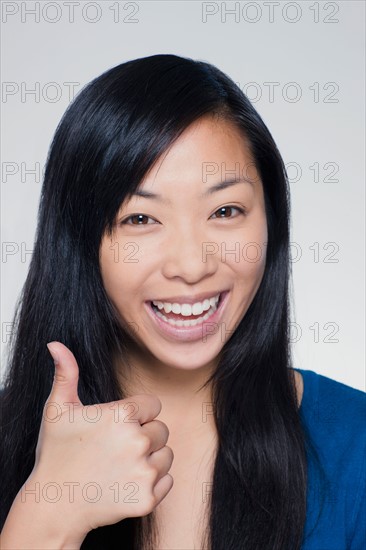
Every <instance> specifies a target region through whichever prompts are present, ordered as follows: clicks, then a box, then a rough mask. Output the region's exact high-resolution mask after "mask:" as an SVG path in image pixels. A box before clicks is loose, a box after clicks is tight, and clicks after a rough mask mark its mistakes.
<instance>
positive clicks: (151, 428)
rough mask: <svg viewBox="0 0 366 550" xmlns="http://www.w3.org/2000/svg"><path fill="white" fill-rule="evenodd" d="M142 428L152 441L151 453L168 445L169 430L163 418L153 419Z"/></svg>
mask: <svg viewBox="0 0 366 550" xmlns="http://www.w3.org/2000/svg"><path fill="white" fill-rule="evenodd" d="M141 430H142V431H143V432H145V433H146V434H147V435H148V436H149V438H150V441H151V447H150V451H149V452H150V453H153V452H155V451H158V450H159V449H161V448H162V447H164V446H165V445H166V442H167V441H168V438H169V430H168V427H167V425H166V424H164V422H161V420H151V422H146V423H145V424H144V425H143V426H141Z"/></svg>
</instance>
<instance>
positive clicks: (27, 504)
mask: <svg viewBox="0 0 366 550" xmlns="http://www.w3.org/2000/svg"><path fill="white" fill-rule="evenodd" d="M27 483H28V480H27ZM22 491H24V486H23V487H22V489H21V490H20V491H19V493H18V494H17V496H16V497H15V499H14V502H13V504H12V506H11V508H10V510H9V514H8V516H7V518H6V521H5V523H4V527H3V530H2V532H1V549H2V550H15V549H16V550H19V549H21V548H27V550H31V549H34V550H49V549H50V548H54V549H55V550H56V549H57V550H63V549H65V550H66V549H67V550H79V549H80V546H81V544H82V542H83V540H84V538H85V537H86V535H87V533H88V531H87V530H84V529H83V528H81V527H80V526H78V525H75V523H74V521H73V520H71V518H70V517H69V516H70V511H69V510H66V509H65V507H64V506H63V507H62V506H61V505H60V503H58V502H57V503H55V502H45V501H44V500H42V499H39V500H37V499H36V498H34V499H33V500H32V499H30V498H29V495H27V497H28V498H25V495H24V492H22Z"/></svg>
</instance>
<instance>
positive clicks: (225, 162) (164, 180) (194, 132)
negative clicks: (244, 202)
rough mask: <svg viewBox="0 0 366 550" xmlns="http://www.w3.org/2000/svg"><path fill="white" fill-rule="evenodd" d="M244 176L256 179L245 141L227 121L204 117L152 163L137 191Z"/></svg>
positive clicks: (252, 161)
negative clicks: (174, 184) (175, 183)
mask: <svg viewBox="0 0 366 550" xmlns="http://www.w3.org/2000/svg"><path fill="white" fill-rule="evenodd" d="M239 174H240V175H241V176H243V175H244V176H247V177H248V178H249V179H251V180H255V179H257V174H256V170H255V165H254V160H253V157H252V154H251V152H250V148H249V142H248V140H247V138H246V137H245V136H244V135H243V134H242V133H241V132H240V131H239V129H238V128H237V127H236V126H235V125H234V124H233V123H231V122H229V121H226V120H223V119H217V118H216V117H215V118H213V117H212V116H209V117H208V116H206V117H203V118H201V119H199V120H198V121H196V122H194V123H193V124H191V125H190V126H189V127H188V128H187V129H186V130H185V131H184V132H183V133H182V134H181V136H180V137H179V138H178V139H177V140H176V141H175V142H174V143H173V144H172V145H171V146H170V147H169V149H168V150H167V151H166V152H165V153H164V154H163V155H162V156H161V157H160V158H159V159H158V160H157V161H156V162H155V164H154V165H153V166H152V168H151V169H150V170H149V172H148V173H147V174H146V176H145V177H144V179H143V180H142V182H141V184H140V189H143V190H144V191H153V188H157V186H158V187H165V186H166V185H167V184H169V185H170V186H171V185H172V184H173V183H174V182H177V183H178V182H181V183H182V184H183V182H185V185H187V184H189V183H193V182H195V184H196V185H198V184H200V187H201V188H202V187H203V185H204V184H205V183H206V182H208V181H210V182H214V181H215V182H217V181H222V180H225V179H228V177H230V178H233V177H236V178H237V177H239Z"/></svg>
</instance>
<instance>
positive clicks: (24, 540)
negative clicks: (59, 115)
mask: <svg viewBox="0 0 366 550" xmlns="http://www.w3.org/2000/svg"><path fill="white" fill-rule="evenodd" d="M289 274H290V270H289V191H288V181H287V176H286V171H285V168H284V164H283V161H282V159H281V156H280V153H279V151H278V149H277V147H276V145H275V143H274V141H273V138H272V136H271V134H270V132H269V131H268V129H267V127H266V126H265V124H264V123H263V121H262V120H261V118H260V116H259V115H258V113H257V112H256V111H255V109H254V108H253V106H252V105H251V103H250V102H249V101H248V99H247V98H246V96H245V95H244V94H243V93H242V92H241V90H240V89H239V88H238V87H237V86H236V85H235V84H234V82H233V81H232V80H231V79H230V78H228V77H227V76H226V75H225V74H223V73H222V72H221V71H219V70H218V69H217V68H216V67H214V66H212V65H210V64H208V63H204V62H201V61H194V60H192V59H188V58H182V57H178V56H175V55H154V56H151V57H147V58H141V59H136V60H133V61H129V62H127V63H123V64H121V65H119V66H117V67H114V68H112V69H111V70H109V71H107V72H105V73H104V74H102V75H101V76H99V77H98V78H96V79H95V80H93V81H92V82H91V83H90V84H89V85H87V86H86V87H85V88H84V89H83V90H82V91H81V92H80V93H79V95H78V96H77V97H76V98H75V100H74V102H73V103H72V104H71V105H70V107H69V108H68V110H67V111H66V113H65V115H64V117H63V119H62V121H61V123H60V125H59V127H58V128H57V131H56V134H55V137H54V140H53V143H52V146H51V149H50V154H49V158H48V160H47V167H46V172H45V180H44V185H43V189H42V196H41V203H40V211H39V219H38V228H37V235H36V243H35V247H34V253H33V257H32V262H31V266H30V270H29V274H28V278H27V281H26V284H25V287H24V290H23V295H22V301H21V305H20V306H19V308H18V311H17V317H16V319H17V325H16V332H15V334H16V336H14V339H13V341H12V344H11V355H10V357H11V360H10V366H9V372H8V377H7V380H6V385H5V390H4V398H3V419H4V420H3V425H4V427H3V433H4V437H3V468H4V469H3V495H4V499H3V505H2V516H1V518H2V523H1V526H2V527H3V532H2V547H3V548H14V547H17V548H51V547H52V548H80V547H81V548H82V549H83V550H84V549H85V550H86V549H92V548H97V549H98V550H100V549H102V548H106V549H111V548H128V549H131V548H138V549H146V548H151V549H157V548H159V549H163V548H164V549H173V548H184V549H188V548H189V549H191V548H209V549H213V550H219V549H233V550H237V549H241V548H243V549H244V548H245V549H246V550H252V549H253V550H254V549H261V550H285V549H288V550H295V549H300V548H301V549H303V550H310V549H311V550H319V549H320V548H322V549H325V548H329V549H330V548H332V550H333V549H335V548H337V549H338V548H339V549H340V548H342V550H343V549H346V548H347V549H351V550H359V549H361V548H363V542H364V540H365V534H364V531H363V530H362V514H363V512H364V510H365V488H364V480H365V470H364V468H363V466H362V457H363V456H364V452H365V437H364V434H363V431H362V418H363V417H364V415H365V394H364V393H363V392H361V391H359V390H356V389H353V388H350V387H348V386H345V385H344V384H341V383H338V382H336V381H333V380H331V379H329V378H326V377H323V376H320V375H317V374H316V373H314V372H311V371H302V370H300V369H294V368H292V367H291V358H290V350H289V341H288V334H289V330H288V329H289V298H288V287H289ZM188 321H189V322H188ZM48 343H49V344H50V345H49V348H48V349H49V351H50V352H51V355H52V356H53V358H54V360H55V362H56V363H55V367H53V363H52V360H51V357H50V354H49V352H48V350H47V347H46V344H48ZM54 369H55V370H54ZM54 372H56V375H55V379H54V382H53V375H54ZM335 403H336V404H337V409H336V408H334V410H333V411H332V417H331V419H329V418H326V416H325V415H326V414H327V411H328V413H329V410H330V409H329V408H330V407H332V406H334V404H335ZM88 405H94V407H88ZM116 413H117V416H116ZM121 415H122V416H121ZM126 415H127V416H126ZM330 420H331V422H330ZM329 429H331V430H332V433H331V434H330V435H329V434H328V433H327V430H329ZM347 430H348V431H347ZM38 436H39V437H38ZM168 437H169V446H168V445H166V443H167V441H168ZM346 457H347V460H345V458H346ZM168 472H170V473H168ZM37 484H38V485H37ZM71 489H72V491H71ZM131 490H132V493H131ZM131 496H132V498H131ZM134 496H135V497H137V498H134Z"/></svg>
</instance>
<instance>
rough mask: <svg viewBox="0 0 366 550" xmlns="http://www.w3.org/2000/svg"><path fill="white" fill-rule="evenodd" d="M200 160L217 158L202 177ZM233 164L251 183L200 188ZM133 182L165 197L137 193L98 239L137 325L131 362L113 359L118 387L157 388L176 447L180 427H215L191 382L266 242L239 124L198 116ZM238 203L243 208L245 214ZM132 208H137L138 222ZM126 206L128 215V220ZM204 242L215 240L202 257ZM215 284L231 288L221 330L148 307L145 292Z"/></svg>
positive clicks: (236, 310) (258, 267) (196, 289)
mask: <svg viewBox="0 0 366 550" xmlns="http://www.w3.org/2000/svg"><path fill="white" fill-rule="evenodd" d="M207 163H215V164H214V165H213V164H211V165H210V166H209V169H211V170H212V171H214V170H213V167H215V168H216V173H209V174H208V175H207V177H206V178H204V177H203V173H204V172H203V169H206V167H207V166H208V165H207ZM238 163H239V164H238ZM235 168H237V169H238V168H239V172H240V174H238V170H237V171H236V174H238V176H239V175H240V176H241V175H244V176H246V177H247V178H248V179H250V181H251V183H248V182H239V183H236V184H235V185H233V186H230V187H227V188H226V189H223V190H219V191H217V192H215V193H213V194H211V195H207V196H206V197H202V196H201V195H202V194H203V192H204V191H205V190H206V189H207V188H209V187H211V186H213V185H214V184H216V183H218V182H220V181H223V180H225V179H229V178H232V177H233V176H234V177H235V173H233V171H234V172H235ZM238 176H237V177H238ZM139 189H142V190H144V191H150V192H153V193H157V194H159V195H161V196H162V198H163V200H165V201H167V202H166V203H163V202H160V201H158V200H154V199H151V198H145V197H137V196H135V197H132V198H131V199H129V200H128V202H125V203H124V204H123V205H122V207H121V209H120V211H119V213H118V216H117V217H116V225H115V228H114V234H113V236H112V237H109V236H107V235H105V236H104V237H103V239H102V242H101V247H100V267H101V273H102V279H103V283H104V286H105V289H106V291H107V294H108V296H109V298H110V299H111V301H112V302H113V303H114V305H115V307H116V309H117V311H118V312H119V314H120V317H121V319H124V320H126V321H127V322H128V323H133V325H132V326H134V327H137V331H135V333H134V338H135V345H132V346H131V348H130V350H129V358H128V359H129V365H131V366H132V367H129V366H128V365H127V364H124V365H123V364H122V362H121V359H119V358H117V359H116V364H117V369H118V370H119V372H120V376H121V382H122V380H123V387H124V388H125V389H126V388H127V390H128V395H133V394H136V393H153V394H156V395H158V397H159V399H160V400H161V402H162V412H161V414H160V415H159V419H160V420H162V421H163V422H166V423H167V425H168V426H169V429H170V433H171V436H170V439H169V441H170V443H169V444H172V443H174V442H175V443H176V445H178V446H179V444H182V443H181V442H182V438H183V439H184V437H185V435H187V437H188V436H189V439H190V441H193V440H194V438H195V437H196V439H197V441H198V439H199V438H200V437H202V433H203V431H205V432H207V428H208V426H211V427H212V428H213V424H212V414H211V415H208V416H209V417H208V419H207V420H208V423H207V422H205V423H203V422H202V420H201V419H202V407H203V403H205V402H207V401H210V400H211V398H210V388H205V389H204V390H201V391H199V392H197V390H198V388H199V386H200V385H201V384H203V383H204V381H205V380H206V379H207V377H208V376H209V374H210V373H211V372H212V369H214V368H215V365H216V363H217V361H218V358H219V354H220V352H221V350H222V347H223V345H224V343H225V342H226V341H227V340H228V339H229V338H230V336H231V334H232V333H233V331H234V330H235V328H236V327H237V326H238V324H239V322H240V320H241V319H242V318H243V317H244V315H245V313H246V311H247V310H248V308H249V306H250V304H251V302H252V300H253V298H254V296H255V294H256V291H257V289H258V287H259V285H260V282H261V280H262V277H263V273H264V268H265V259H266V242H267V221H266V214H265V205H264V194H263V185H262V182H261V180H260V177H259V175H258V173H257V172H256V170H255V168H254V160H253V158H252V156H251V154H250V150H249V147H248V144H247V142H246V141H245V139H244V138H243V136H242V135H241V134H240V133H239V131H238V130H237V128H236V127H235V126H234V125H232V124H231V123H229V122H227V121H224V120H222V119H216V118H214V117H211V116H205V117H203V118H201V119H200V120H198V121H196V122H194V123H193V124H192V125H191V126H190V127H188V128H187V129H186V130H185V132H184V133H183V134H182V135H181V136H180V137H179V139H178V140H177V141H176V142H175V143H174V144H173V145H172V146H171V148H170V149H169V150H168V152H167V154H165V155H163V158H162V159H159V161H158V162H156V163H155V165H154V166H153V167H152V169H151V170H150V171H149V172H148V173H147V175H146V176H145V178H144V180H143V181H142V182H141V185H140V187H139ZM224 206H233V207H234V208H233V209H231V208H228V209H227V210H226V211H225V216H226V217H223V215H222V214H221V216H220V211H219V212H218V210H219V209H220V208H222V207H224ZM236 208H242V209H245V210H246V214H245V215H244V214H243V213H241V212H240V211H239V210H236ZM137 214H144V218H143V220H142V221H141V220H140V221H139V220H138V218H137V217H136V215H137ZM131 215H134V216H135V217H134V218H132V219H131V218H130V219H129V220H128V218H129V216H131ZM121 221H127V222H128V223H127V224H126V223H125V224H122V223H121ZM116 242H118V247H119V257H118V260H119V261H116V256H115V253H116ZM207 242H209V243H217V245H218V246H217V247H216V251H215V253H212V254H210V255H207V256H206V258H207V261H203V259H202V258H203V256H202V254H203V253H202V251H203V250H205V249H204V248H203V247H204V243H207ZM246 242H252V243H253V242H254V243H257V245H258V249H259V252H260V254H259V256H260V257H259V258H258V260H257V261H247V258H249V259H253V258H254V257H255V254H256V252H255V250H254V249H244V248H243V244H244V243H246ZM131 243H135V244H134V245H131ZM235 243H240V257H239V259H238V257H236V256H235V254H230V253H228V252H226V253H225V251H230V250H231V251H232V250H235ZM220 246H221V248H220ZM110 247H112V248H110ZM124 247H125V248H124ZM129 254H130V256H129ZM128 258H129V259H128ZM131 258H133V259H134V261H131ZM136 259H137V260H138V261H137V262H136ZM221 290H229V291H230V293H229V297H228V298H229V299H228V302H227V305H226V309H225V311H224V314H223V316H222V318H221V320H220V330H217V331H216V332H215V333H214V334H207V338H206V340H205V341H204V340H203V339H202V338H201V339H198V340H196V341H181V340H178V339H174V338H172V337H170V336H169V337H167V336H165V335H162V334H161V332H160V331H158V330H157V329H156V327H155V325H154V323H153V321H152V320H151V319H150V317H149V315H148V313H147V311H146V306H145V301H146V300H152V299H159V298H167V297H171V296H187V295H190V296H195V295H197V294H199V293H201V292H206V291H212V295H214V294H215V293H216V291H221ZM182 419H184V421H182ZM210 421H211V423H210ZM187 437H186V438H185V439H187ZM174 451H175V454H176V449H174Z"/></svg>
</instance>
